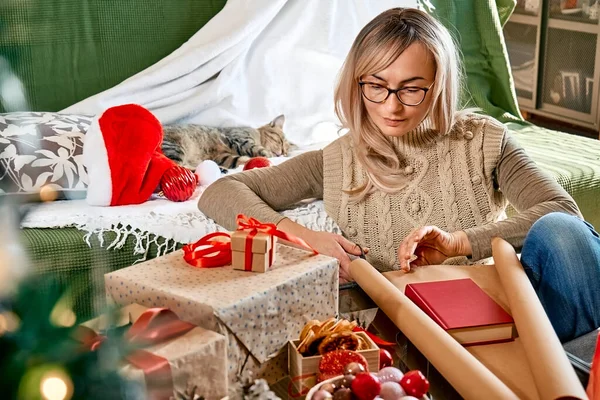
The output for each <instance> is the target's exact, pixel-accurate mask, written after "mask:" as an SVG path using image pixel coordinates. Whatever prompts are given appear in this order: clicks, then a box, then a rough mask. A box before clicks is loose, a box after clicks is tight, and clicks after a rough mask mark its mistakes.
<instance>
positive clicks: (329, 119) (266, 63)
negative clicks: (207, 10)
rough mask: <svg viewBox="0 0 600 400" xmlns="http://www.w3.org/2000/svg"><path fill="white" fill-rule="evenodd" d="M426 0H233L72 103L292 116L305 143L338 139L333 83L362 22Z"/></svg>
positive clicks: (168, 116) (220, 115)
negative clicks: (173, 46)
mask: <svg viewBox="0 0 600 400" xmlns="http://www.w3.org/2000/svg"><path fill="white" fill-rule="evenodd" d="M399 6H404V7H416V6H417V0H229V1H228V2H227V4H226V5H225V7H224V8H223V10H222V11H221V12H220V13H218V14H217V15H216V16H215V17H214V18H212V19H211V20H210V21H209V22H208V23H207V24H206V25H205V26H204V27H203V28H202V29H200V30H199V31H198V32H197V33H196V34H195V35H194V36H192V37H191V38H190V39H189V40H188V41H187V42H186V43H185V44H183V45H182V46H181V47H180V48H179V49H177V50H175V51H174V52H173V53H172V54H170V55H169V56H167V57H166V58H164V59H163V60H161V61H159V62H158V63H156V64H155V65H153V66H151V67H149V68H147V69H146V70H144V71H142V72H140V73H138V74H136V75H134V76H132V77H131V78H129V79H127V80H125V81H124V82H122V83H120V84H118V85H117V86H115V87H113V88H111V89H108V90H106V91H104V92H102V93H99V94H97V95H94V96H92V97H90V98H88V99H86V100H83V101H81V102H79V103H77V104H75V105H72V106H71V107H69V108H67V109H65V110H63V111H62V112H65V113H81V114H89V115H95V114H99V113H101V112H102V111H104V110H105V109H106V108H108V107H111V106H115V105H119V104H125V103H138V104H141V105H143V106H145V107H147V108H148V109H150V110H151V111H152V112H154V113H155V115H156V116H157V117H158V118H159V119H160V121H161V122H162V123H163V124H172V123H196V124H204V125H212V126H252V127H258V126H260V125H262V124H264V123H266V122H268V121H271V120H272V119H273V118H274V117H276V116H277V115H279V114H284V115H285V116H286V124H285V127H284V128H285V131H286V134H287V135H288V138H289V139H290V140H291V141H292V142H294V143H296V144H298V145H307V144H312V143H315V142H322V141H327V140H333V139H335V138H336V137H337V133H336V129H334V128H335V127H336V125H337V119H336V118H335V116H334V112H333V89H334V86H335V81H336V77H337V74H338V72H339V69H340V67H341V65H342V62H343V60H344V57H345V56H346V54H347V53H348V50H349V49H350V46H351V45H352V42H353V40H354V38H355V36H356V35H357V33H358V32H359V30H360V29H361V28H362V27H363V26H364V25H365V24H366V23H367V22H368V21H369V20H370V19H372V18H373V17H374V16H375V15H377V14H379V13H380V12H381V11H383V10H386V9H388V8H392V7H399Z"/></svg>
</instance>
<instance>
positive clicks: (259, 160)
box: [244, 157, 272, 171]
mask: <svg viewBox="0 0 600 400" xmlns="http://www.w3.org/2000/svg"><path fill="white" fill-rule="evenodd" d="M271 165H272V164H271V160H269V159H268V158H266V157H254V158H251V159H249V160H248V161H246V164H244V171H248V170H249V169H254V168H265V167H270V166H271Z"/></svg>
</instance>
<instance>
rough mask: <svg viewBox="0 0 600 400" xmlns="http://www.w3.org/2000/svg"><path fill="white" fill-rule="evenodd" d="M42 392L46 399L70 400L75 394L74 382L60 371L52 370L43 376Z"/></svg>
mask: <svg viewBox="0 0 600 400" xmlns="http://www.w3.org/2000/svg"><path fill="white" fill-rule="evenodd" d="M40 392H41V394H42V396H43V397H44V399H45V400H68V399H70V398H71V396H72V394H73V382H71V379H70V378H69V377H68V376H67V375H66V374H64V373H62V372H60V371H51V372H49V373H47V374H45V376H44V377H43V378H42V380H41V382H40Z"/></svg>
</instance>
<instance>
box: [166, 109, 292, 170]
mask: <svg viewBox="0 0 600 400" xmlns="http://www.w3.org/2000/svg"><path fill="white" fill-rule="evenodd" d="M284 121H285V117H284V116H283V115H280V116H278V117H277V118H275V119H274V120H273V121H271V122H269V123H268V124H266V125H264V126H261V127H260V128H258V129H254V128H248V127H241V128H217V127H211V126H204V125H192V124H187V125H171V126H168V125H167V126H164V127H163V143H162V150H163V153H164V154H165V156H167V157H168V158H170V159H171V160H173V161H175V162H176V163H177V164H179V165H181V166H183V167H185V168H190V169H195V168H196V167H197V166H198V164H200V162H201V161H204V160H213V161H215V162H216V163H217V164H218V165H219V166H220V167H221V170H223V169H232V168H236V167H237V166H238V165H241V164H244V163H245V162H246V161H248V160H249V159H250V158H252V157H258V156H261V157H275V156H287V153H288V151H289V150H290V147H291V144H290V142H288V141H287V139H286V138H285V135H284V133H283V123H284Z"/></svg>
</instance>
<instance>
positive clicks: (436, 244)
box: [398, 226, 471, 272]
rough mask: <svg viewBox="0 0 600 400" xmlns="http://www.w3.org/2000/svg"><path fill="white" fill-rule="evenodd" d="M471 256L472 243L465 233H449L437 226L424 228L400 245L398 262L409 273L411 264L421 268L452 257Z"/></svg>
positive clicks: (417, 230)
mask: <svg viewBox="0 0 600 400" xmlns="http://www.w3.org/2000/svg"><path fill="white" fill-rule="evenodd" d="M470 254H471V243H469V239H468V237H467V235H466V234H465V233H464V232H463V231H456V232H453V233H448V232H446V231H443V230H441V229H440V228H438V227H437V226H423V227H421V228H417V229H415V230H414V231H413V232H412V233H411V234H410V235H408V236H407V237H406V238H405V239H404V240H403V241H402V243H400V247H399V248H398V262H399V264H400V269H401V270H403V271H405V272H408V271H410V264H411V263H412V264H414V265H419V266H421V265H436V264H441V263H443V262H444V261H446V259H448V258H451V257H456V256H468V255H470ZM411 259H413V260H412V261H411Z"/></svg>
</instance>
